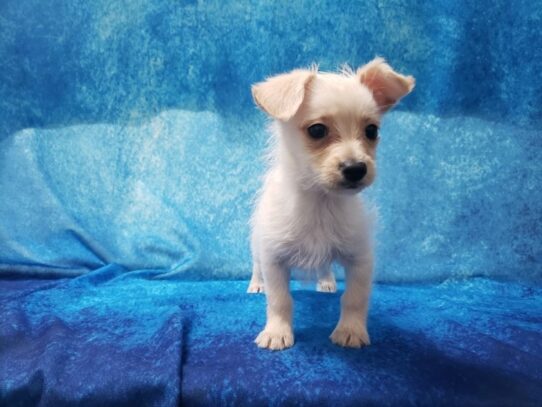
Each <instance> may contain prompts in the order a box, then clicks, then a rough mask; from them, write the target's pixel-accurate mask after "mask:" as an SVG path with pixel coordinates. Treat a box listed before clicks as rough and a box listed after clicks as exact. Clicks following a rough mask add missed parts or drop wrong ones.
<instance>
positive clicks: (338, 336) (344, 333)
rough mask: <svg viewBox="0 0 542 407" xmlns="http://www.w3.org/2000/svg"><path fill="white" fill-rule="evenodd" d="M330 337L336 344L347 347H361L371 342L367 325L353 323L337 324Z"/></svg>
mask: <svg viewBox="0 0 542 407" xmlns="http://www.w3.org/2000/svg"><path fill="white" fill-rule="evenodd" d="M330 339H331V342H333V343H334V344H335V345H339V346H344V347H347V348H361V347H362V346H367V345H370V344H371V340H370V339H369V334H368V333H367V329H366V328H365V327H356V326H351V325H337V327H336V328H335V330H334V331H333V333H332V334H331V336H330Z"/></svg>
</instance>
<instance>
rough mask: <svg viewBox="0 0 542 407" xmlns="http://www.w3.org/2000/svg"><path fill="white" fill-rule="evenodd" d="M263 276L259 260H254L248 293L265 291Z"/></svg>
mask: <svg viewBox="0 0 542 407" xmlns="http://www.w3.org/2000/svg"><path fill="white" fill-rule="evenodd" d="M263 292H264V288H263V276H262V271H261V269H260V264H259V263H258V262H257V261H254V263H253V265H252V278H251V279H250V284H249V285H248V289H247V293H263Z"/></svg>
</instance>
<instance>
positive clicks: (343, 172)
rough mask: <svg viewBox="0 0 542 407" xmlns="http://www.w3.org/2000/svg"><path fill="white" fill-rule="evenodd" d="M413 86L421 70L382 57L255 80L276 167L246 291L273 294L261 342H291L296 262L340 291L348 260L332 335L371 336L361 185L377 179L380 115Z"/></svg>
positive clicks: (275, 345) (257, 218)
mask: <svg viewBox="0 0 542 407" xmlns="http://www.w3.org/2000/svg"><path fill="white" fill-rule="evenodd" d="M413 87H414V78H412V77H411V76H408V77H407V76H403V75H400V74H398V73H396V72H395V71H394V70H393V69H392V68H391V67H390V66H389V65H388V64H386V63H385V61H384V60H383V59H381V58H377V59H374V60H373V61H371V62H369V63H368V64H367V65H365V66H362V67H361V68H359V69H358V70H357V72H356V73H354V72H351V71H343V72H341V73H339V74H332V73H321V72H318V71H317V70H316V69H309V70H303V69H300V70H295V71H292V72H290V73H286V74H283V75H278V76H274V77H272V78H269V79H267V80H266V81H265V82H261V83H258V84H256V85H254V86H253V87H252V94H253V96H254V100H255V101H256V103H257V105H258V106H259V107H260V108H261V109H263V110H264V111H265V112H266V113H267V114H269V115H270V116H271V117H272V118H274V119H275V122H274V129H273V130H274V131H273V132H274V133H275V134H274V136H275V140H274V141H275V143H274V146H273V147H274V148H273V154H272V162H271V168H270V170H269V171H268V173H267V175H266V177H265V181H264V185H263V189H262V191H261V194H260V196H259V200H258V203H257V206H256V209H255V211H254V214H253V217H252V241H251V244H252V254H253V259H254V267H253V274H252V280H251V282H250V285H249V287H248V292H251V293H253V292H262V291H265V293H266V296H267V323H266V325H265V328H264V330H263V331H262V332H261V333H260V334H259V335H258V337H257V338H256V340H255V342H256V343H257V345H258V346H259V347H261V348H269V349H274V350H276V349H284V348H288V347H290V346H292V345H293V343H294V334H293V330H292V297H291V295H290V290H289V280H290V269H291V268H300V269H305V270H315V271H317V272H318V276H319V281H318V289H319V290H320V291H335V289H336V288H335V279H334V277H333V274H332V272H331V268H330V267H331V263H332V262H334V261H337V262H339V263H340V264H341V265H342V266H344V268H345V277H346V289H345V292H344V294H343V296H342V298H341V316H340V319H339V322H338V324H337V327H336V328H335V330H334V331H333V333H332V334H331V340H332V342H333V343H336V344H338V345H341V346H348V347H355V348H359V347H361V346H363V345H368V344H369V335H368V333H367V328H366V320H367V307H368V301H369V293H370V288H371V276H372V268H373V258H372V249H371V245H370V233H369V230H368V225H367V222H366V221H365V217H364V213H363V207H362V203H361V200H360V199H359V196H358V195H357V193H358V192H359V191H361V190H362V189H363V188H365V187H367V186H369V185H370V184H371V183H372V182H373V180H374V179H375V175H376V164H375V160H376V147H377V144H378V141H379V137H378V127H379V124H380V118H381V115H382V114H383V113H384V112H386V111H387V110H388V109H389V108H390V107H391V106H393V105H394V104H395V103H397V101H399V99H401V98H402V97H403V96H405V95H406V94H408V93H409V92H410V91H411V90H412V89H413Z"/></svg>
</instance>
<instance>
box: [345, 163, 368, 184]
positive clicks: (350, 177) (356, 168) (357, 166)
mask: <svg viewBox="0 0 542 407" xmlns="http://www.w3.org/2000/svg"><path fill="white" fill-rule="evenodd" d="M342 173H343V177H344V179H345V180H347V181H349V182H358V181H361V179H362V178H363V177H364V176H365V174H367V165H366V164H365V163H363V162H358V163H348V164H347V165H345V166H344V167H343V169H342Z"/></svg>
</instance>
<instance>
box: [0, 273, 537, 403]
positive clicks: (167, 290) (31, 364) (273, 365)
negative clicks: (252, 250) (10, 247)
mask: <svg viewBox="0 0 542 407" xmlns="http://www.w3.org/2000/svg"><path fill="white" fill-rule="evenodd" d="M153 277H156V275H155V274H154V273H153V272H139V273H138V272H136V273H125V272H124V270H123V269H121V268H119V267H116V266H109V267H105V268H102V269H100V270H97V271H95V272H92V273H90V274H89V275H86V276H83V277H78V278H75V279H71V280H70V279H60V280H49V281H47V280H2V281H1V282H0V309H1V310H2V317H3V318H2V320H1V321H0V405H38V404H39V405H55V406H57V405H134V404H137V405H178V404H182V405H262V404H263V403H265V404H269V405H284V404H296V405H316V404H318V405H360V404H361V403H366V404H369V405H371V404H374V405H507V406H508V405H509V406H521V405H533V406H534V405H540V403H542V332H541V328H542V288H539V287H538V288H533V287H530V286H529V285H527V284H520V283H510V282H497V281H492V280H487V279H471V280H466V281H454V282H445V283H440V284H433V285H431V284H427V285H384V284H379V285H376V286H375V289H374V295H373V297H372V309H371V312H370V318H369V329H370V333H371V337H372V342H373V344H372V345H371V346H370V347H367V348H364V349H361V350H353V349H341V348H338V347H336V346H334V345H332V344H331V343H330V342H329V340H328V339H327V337H328V335H329V334H330V333H331V331H332V329H333V327H334V324H335V323H336V320H337V316H338V312H339V295H340V294H339V293H337V294H323V293H317V292H315V291H313V288H312V286H308V285H303V284H300V283H294V284H293V290H294V291H293V296H294V299H295V335H296V344H295V346H294V347H293V348H292V349H289V350H286V351H283V352H269V351H264V350H260V349H258V348H257V347H256V346H255V345H254V344H253V342H252V341H253V339H254V337H255V336H256V334H257V333H258V331H259V329H260V328H261V327H262V326H263V323H264V306H265V301H264V297H263V296H261V295H248V294H245V292H244V291H245V289H246V284H247V283H246V282H245V281H208V282H181V281H171V280H168V281H164V280H158V279H156V278H153Z"/></svg>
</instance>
